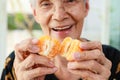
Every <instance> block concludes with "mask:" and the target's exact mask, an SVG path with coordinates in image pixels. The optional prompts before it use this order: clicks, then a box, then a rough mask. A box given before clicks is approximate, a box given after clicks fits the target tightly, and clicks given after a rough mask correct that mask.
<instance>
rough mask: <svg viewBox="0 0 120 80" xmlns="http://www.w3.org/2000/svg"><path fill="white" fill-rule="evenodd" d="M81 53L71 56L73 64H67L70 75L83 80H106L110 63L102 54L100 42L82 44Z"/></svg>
mask: <svg viewBox="0 0 120 80" xmlns="http://www.w3.org/2000/svg"><path fill="white" fill-rule="evenodd" d="M80 48H82V49H83V52H81V53H75V54H74V55H73V57H74V59H75V60H76V61H75V62H69V63H68V69H69V71H70V72H71V73H73V74H76V75H79V76H80V77H81V78H82V79H83V80H108V78H109V76H110V74H111V72H110V69H111V62H110V61H109V60H108V59H107V58H106V57H105V55H104V54H103V52H102V45H101V43H100V42H82V43H81V45H80Z"/></svg>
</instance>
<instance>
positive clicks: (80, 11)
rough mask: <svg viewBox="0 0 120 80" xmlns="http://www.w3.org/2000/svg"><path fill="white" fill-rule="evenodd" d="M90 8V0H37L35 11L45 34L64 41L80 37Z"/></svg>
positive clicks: (36, 18) (35, 15)
mask: <svg viewBox="0 0 120 80" xmlns="http://www.w3.org/2000/svg"><path fill="white" fill-rule="evenodd" d="M88 9H89V4H88V0H86V3H85V2H84V0H37V2H36V5H35V8H33V12H34V17H35V20H36V21H37V22H38V23H39V24H40V25H41V28H42V30H43V32H44V34H46V35H50V36H51V37H54V38H57V39H59V40H60V41H62V40H63V39H64V38H65V37H67V36H70V37H72V38H79V37H80V34H81V31H82V27H83V22H84V18H85V17H86V15H87V13H88Z"/></svg>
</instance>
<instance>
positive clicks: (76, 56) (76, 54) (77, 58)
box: [73, 52, 80, 60]
mask: <svg viewBox="0 0 120 80" xmlns="http://www.w3.org/2000/svg"><path fill="white" fill-rule="evenodd" d="M73 56H74V58H75V59H76V60H79V59H80V53H79V52H76V53H74V54H73Z"/></svg>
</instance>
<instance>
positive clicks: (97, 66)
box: [14, 0, 111, 80]
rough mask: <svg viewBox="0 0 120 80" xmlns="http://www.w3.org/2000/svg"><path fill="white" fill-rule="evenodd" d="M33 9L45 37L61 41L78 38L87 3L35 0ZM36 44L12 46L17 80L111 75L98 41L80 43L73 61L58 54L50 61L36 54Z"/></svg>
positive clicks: (26, 42) (93, 79)
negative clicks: (78, 50)
mask: <svg viewBox="0 0 120 80" xmlns="http://www.w3.org/2000/svg"><path fill="white" fill-rule="evenodd" d="M32 10H33V15H34V18H35V20H36V21H37V22H38V23H39V24H40V25H41V28H42V31H43V32H44V34H46V35H50V36H51V37H54V38H57V39H58V40H60V41H62V40H63V39H64V38H65V37H67V36H70V37H72V38H75V39H79V37H80V35H81V32H82V28H83V23H84V19H85V17H86V16H87V14H88V11H89V1H88V0H86V3H85V2H84V0H37V2H36V5H35V6H34V7H33V6H32ZM37 42H38V40H37V39H27V40H24V41H22V42H20V43H19V44H17V45H16V46H15V61H14V69H15V74H16V77H17V80H44V78H45V76H46V75H47V74H52V73H54V74H55V75H56V76H57V77H58V78H59V80H78V79H80V78H82V79H83V80H86V79H87V80H107V79H108V78H109V76H110V74H111V73H110V69H111V62H110V61H109V60H108V59H107V58H106V57H105V56H104V53H103V52H102V45H101V43H100V42H97V41H91V42H87V41H85V42H82V43H81V45H80V48H81V49H83V51H82V52H81V53H78V52H76V53H73V58H74V61H72V62H69V61H67V60H66V59H65V58H63V57H61V56H59V55H58V56H56V57H55V58H54V59H53V60H50V59H48V58H46V57H44V56H40V55H37V54H36V53H38V52H39V48H38V47H37V45H36V44H37ZM61 74H63V75H62V76H61ZM64 74H65V75H64Z"/></svg>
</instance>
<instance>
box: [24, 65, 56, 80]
mask: <svg viewBox="0 0 120 80" xmlns="http://www.w3.org/2000/svg"><path fill="white" fill-rule="evenodd" d="M56 71H57V68H56V67H53V68H47V67H38V68H35V69H32V70H29V71H26V72H25V74H26V78H28V77H29V80H30V79H33V78H36V77H39V76H44V75H47V74H52V73H55V72H56Z"/></svg>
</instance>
